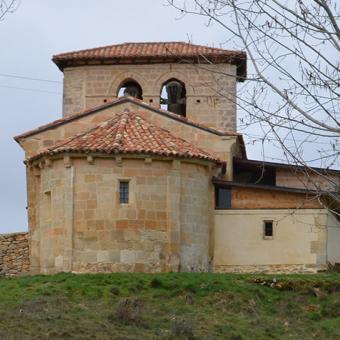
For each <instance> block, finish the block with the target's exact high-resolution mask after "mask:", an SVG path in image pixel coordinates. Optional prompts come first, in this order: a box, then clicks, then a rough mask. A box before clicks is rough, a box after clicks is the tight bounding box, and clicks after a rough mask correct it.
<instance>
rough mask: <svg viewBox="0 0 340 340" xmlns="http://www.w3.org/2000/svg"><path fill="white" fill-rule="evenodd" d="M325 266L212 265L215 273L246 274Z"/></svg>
mask: <svg viewBox="0 0 340 340" xmlns="http://www.w3.org/2000/svg"><path fill="white" fill-rule="evenodd" d="M326 269H327V266H325V265H324V266H322V265H319V266H317V265H306V264H274V265H253V266H252V265H244V266H214V272H215V273H247V274H289V273H317V272H319V271H324V270H326Z"/></svg>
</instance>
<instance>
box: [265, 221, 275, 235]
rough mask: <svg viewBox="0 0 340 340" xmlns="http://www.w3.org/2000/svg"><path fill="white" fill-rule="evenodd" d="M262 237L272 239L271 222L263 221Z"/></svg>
mask: <svg viewBox="0 0 340 340" xmlns="http://www.w3.org/2000/svg"><path fill="white" fill-rule="evenodd" d="M263 228H264V233H263V235H264V237H273V221H263Z"/></svg>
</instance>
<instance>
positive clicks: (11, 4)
mask: <svg viewBox="0 0 340 340" xmlns="http://www.w3.org/2000/svg"><path fill="white" fill-rule="evenodd" d="M19 4H20V1H19V0H9V1H8V0H1V1H0V21H1V20H3V19H4V17H5V15H6V14H8V13H13V12H15V11H16V10H17V9H18V6H19Z"/></svg>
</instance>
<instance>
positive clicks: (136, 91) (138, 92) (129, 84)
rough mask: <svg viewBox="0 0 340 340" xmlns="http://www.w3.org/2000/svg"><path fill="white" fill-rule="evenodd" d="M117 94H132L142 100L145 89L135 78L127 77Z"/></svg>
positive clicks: (121, 95) (119, 95)
mask: <svg viewBox="0 0 340 340" xmlns="http://www.w3.org/2000/svg"><path fill="white" fill-rule="evenodd" d="M117 96H118V97H123V96H130V97H134V98H137V99H141V100H142V99H143V90H142V87H141V86H140V85H139V84H138V83H137V82H136V81H135V80H133V79H126V80H124V81H123V82H122V83H121V85H120V86H119V87H118V91H117Z"/></svg>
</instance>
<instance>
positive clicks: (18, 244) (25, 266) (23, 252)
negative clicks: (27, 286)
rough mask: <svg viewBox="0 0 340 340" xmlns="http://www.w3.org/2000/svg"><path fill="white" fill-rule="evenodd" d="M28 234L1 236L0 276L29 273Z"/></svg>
mask: <svg viewBox="0 0 340 340" xmlns="http://www.w3.org/2000/svg"><path fill="white" fill-rule="evenodd" d="M29 265H30V262H29V249H28V233H15V234H4V235H0V276H16V275H20V274H27V273H28V272H29Z"/></svg>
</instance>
